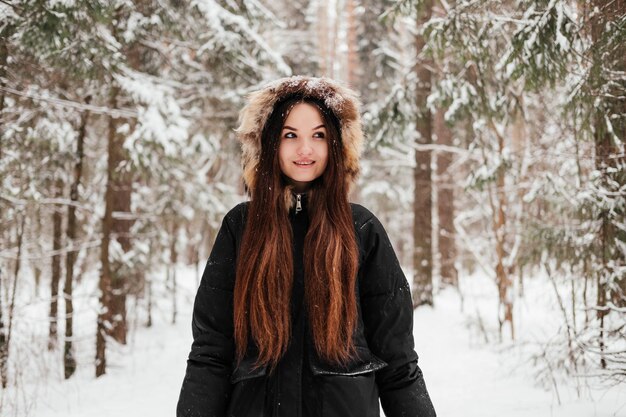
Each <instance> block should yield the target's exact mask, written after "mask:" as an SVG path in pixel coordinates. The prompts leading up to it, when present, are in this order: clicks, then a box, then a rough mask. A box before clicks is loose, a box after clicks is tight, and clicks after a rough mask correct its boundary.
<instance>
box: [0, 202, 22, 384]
mask: <svg viewBox="0 0 626 417" xmlns="http://www.w3.org/2000/svg"><path fill="white" fill-rule="evenodd" d="M25 219H26V216H25V215H24V214H23V213H22V214H21V221H20V224H19V228H18V229H17V257H16V259H15V269H14V270H13V286H12V287H11V299H10V300H9V311H8V317H7V320H8V326H7V330H6V333H5V332H4V331H2V330H4V329H2V328H1V327H0V379H1V380H2V388H6V387H7V386H8V385H9V351H10V350H9V346H10V343H11V330H12V329H13V311H14V309H15V295H16V294H17V278H18V276H19V274H20V262H21V260H22V241H23V237H24V223H25ZM2 324H3V323H2V321H0V326H2Z"/></svg>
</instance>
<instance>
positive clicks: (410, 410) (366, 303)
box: [360, 215, 436, 417]
mask: <svg viewBox="0 0 626 417" xmlns="http://www.w3.org/2000/svg"><path fill="white" fill-rule="evenodd" d="M360 235H361V240H362V244H363V245H364V253H365V255H364V256H365V259H364V261H363V267H362V268H363V271H362V276H361V280H362V282H361V284H360V290H361V313H362V315H363V323H364V325H365V337H366V339H367V342H368V345H369V347H370V350H371V351H372V353H373V354H374V355H376V356H378V357H379V358H381V359H382V360H384V361H385V362H387V363H388V366H386V367H385V368H382V369H380V370H379V371H377V372H376V384H377V386H378V391H379V394H380V401H381V405H382V408H383V410H384V412H385V415H386V416H387V417H401V416H407V417H408V416H411V417H434V416H436V414H435V409H434V407H433V404H432V402H431V400H430V396H429V395H428V391H427V390H426V384H425V382H424V377H423V375H422V371H421V369H420V368H419V366H418V365H417V360H418V356H417V353H416V352H415V349H414V347H415V344H414V340H413V303H412V301H411V291H410V288H409V283H408V282H407V279H406V277H405V276H404V273H403V271H402V269H401V268H400V263H399V262H398V258H397V257H396V254H395V252H394V250H393V247H392V246H391V242H390V240H389V237H388V236H387V233H386V232H385V229H384V228H383V226H382V224H381V223H380V221H379V220H378V219H377V218H376V217H375V216H373V215H372V217H371V218H370V219H369V220H368V221H366V222H365V224H363V225H362V226H361V227H360Z"/></svg>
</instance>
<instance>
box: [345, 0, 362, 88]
mask: <svg viewBox="0 0 626 417" xmlns="http://www.w3.org/2000/svg"><path fill="white" fill-rule="evenodd" d="M354 4H355V0H346V17H347V19H348V27H347V46H348V63H347V68H346V71H347V77H346V79H347V81H348V85H349V86H350V87H352V88H354V89H357V91H361V90H362V89H361V88H360V87H361V84H360V80H359V55H358V48H359V45H358V39H357V35H356V28H357V25H356V16H355V10H354Z"/></svg>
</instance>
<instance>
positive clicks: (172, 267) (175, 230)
mask: <svg viewBox="0 0 626 417" xmlns="http://www.w3.org/2000/svg"><path fill="white" fill-rule="evenodd" d="M170 236H171V240H170V268H169V271H170V274H169V275H170V277H169V278H170V282H171V285H172V287H171V291H172V324H176V315H177V313H178V306H177V304H176V263H177V262H178V252H177V251H176V242H177V240H178V225H177V224H176V222H175V221H172V230H171V233H170Z"/></svg>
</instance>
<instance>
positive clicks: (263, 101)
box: [235, 75, 364, 207]
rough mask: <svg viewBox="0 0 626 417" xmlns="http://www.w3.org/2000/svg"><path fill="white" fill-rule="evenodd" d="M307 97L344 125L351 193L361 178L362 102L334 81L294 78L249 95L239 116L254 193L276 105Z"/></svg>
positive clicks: (248, 183) (247, 172)
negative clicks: (293, 96) (266, 131)
mask: <svg viewBox="0 0 626 417" xmlns="http://www.w3.org/2000/svg"><path fill="white" fill-rule="evenodd" d="M295 93H299V94H303V95H304V96H305V97H313V98H317V99H320V100H322V101H324V103H325V104H326V105H327V106H328V108H329V109H331V110H332V111H333V113H334V114H335V116H336V117H337V119H339V122H340V124H341V140H342V143H343V157H344V169H345V173H346V176H345V181H346V188H347V189H348V190H350V189H351V188H352V186H353V185H354V183H355V182H356V178H357V176H358V174H359V171H360V167H359V158H360V156H361V152H362V148H363V140H364V136H363V130H362V124H361V115H360V107H361V102H360V100H359V98H358V95H357V93H356V92H355V91H353V90H351V89H350V88H348V87H347V86H345V85H343V84H341V83H340V82H338V81H335V80H332V79H330V78H325V77H321V78H317V77H307V76H301V75H297V76H292V77H286V78H280V79H278V80H275V81H273V82H271V83H269V84H266V85H265V86H264V87H262V88H261V89H260V90H257V91H254V92H252V93H249V94H248V95H247V97H246V98H247V103H246V105H245V106H244V108H243V109H242V110H241V112H240V114H239V127H238V128H237V129H236V131H235V132H236V133H237V138H238V139H239V141H240V142H241V148H242V165H243V180H244V183H245V184H246V186H247V188H248V192H249V193H251V192H252V190H254V186H255V184H256V180H257V168H258V166H259V159H260V156H261V132H262V131H263V127H264V126H265V123H266V122H267V119H268V118H269V116H270V114H271V113H272V110H273V108H274V105H275V104H276V103H277V102H278V101H279V100H281V99H282V98H284V97H286V96H289V95H291V94H295ZM291 194H292V187H291V186H288V187H287V188H286V190H285V202H286V204H287V206H288V207H290V206H291V205H292V202H293V199H292V197H291Z"/></svg>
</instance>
